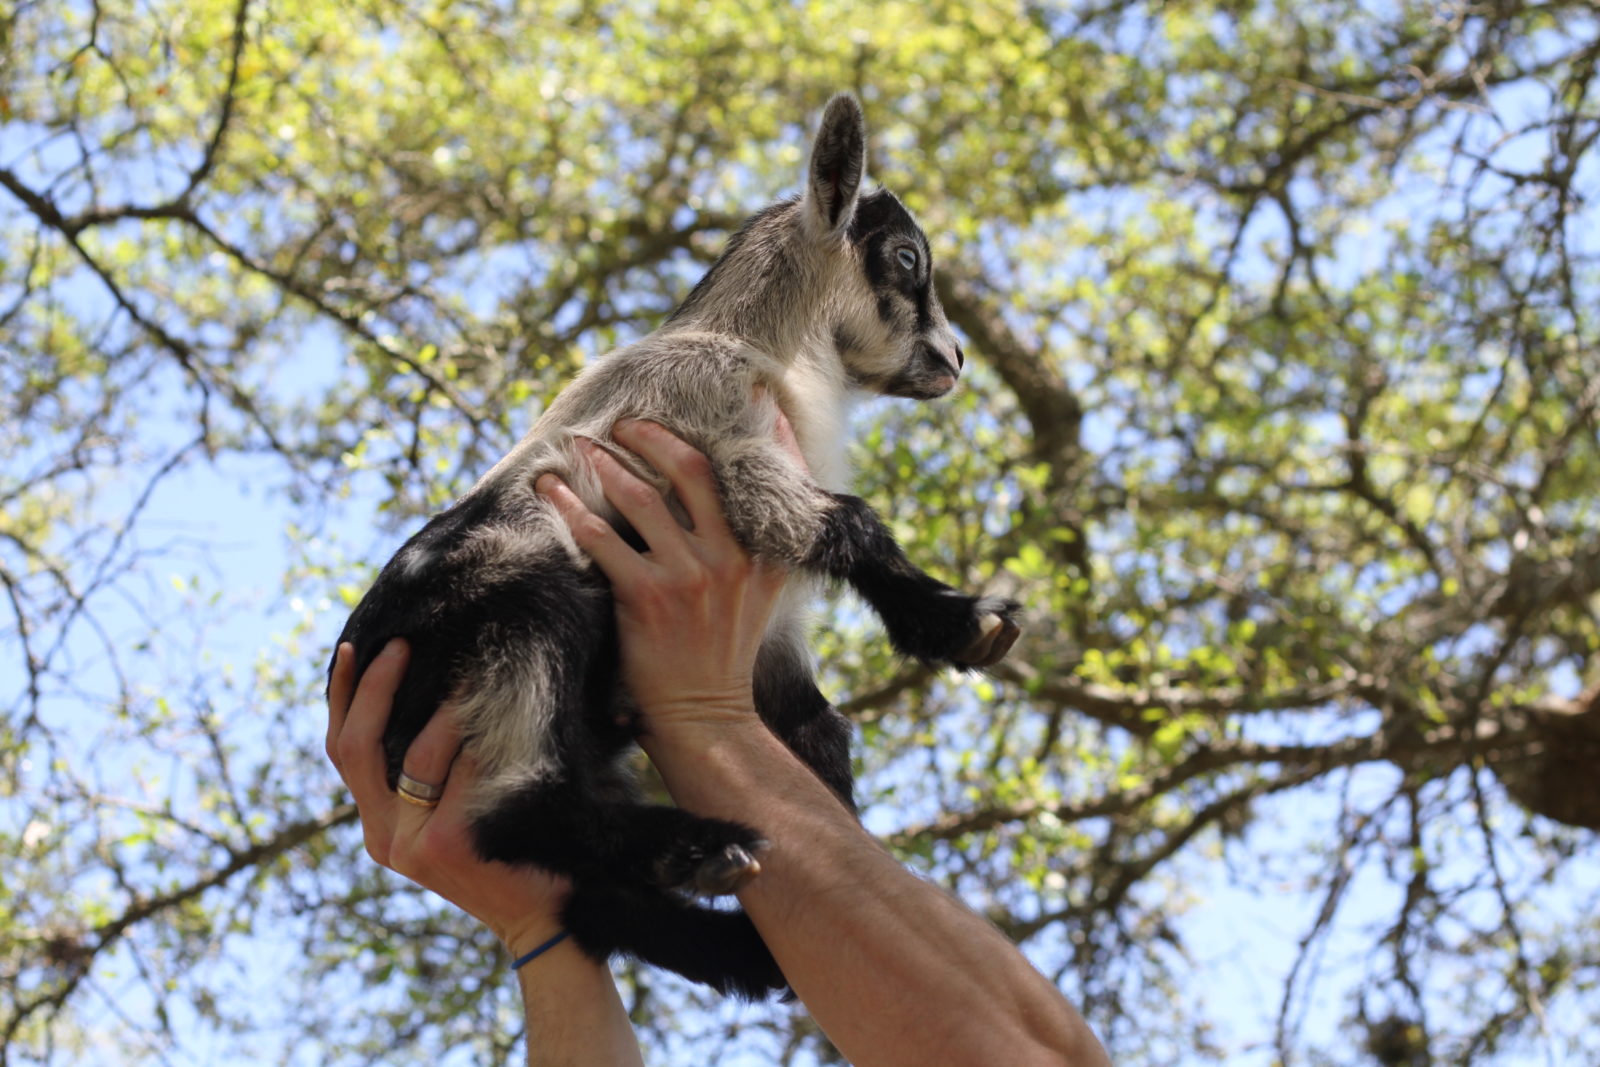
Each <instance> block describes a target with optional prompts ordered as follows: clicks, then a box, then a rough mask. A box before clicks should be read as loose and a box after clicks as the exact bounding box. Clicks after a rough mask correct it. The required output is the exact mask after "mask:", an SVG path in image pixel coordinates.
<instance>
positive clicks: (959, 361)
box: [956, 342, 967, 370]
mask: <svg viewBox="0 0 1600 1067" xmlns="http://www.w3.org/2000/svg"><path fill="white" fill-rule="evenodd" d="M966 365H967V357H966V354H965V353H963V352H962V351H961V345H960V343H959V342H957V344H956V370H960V369H961V368H962V367H965V366H966Z"/></svg>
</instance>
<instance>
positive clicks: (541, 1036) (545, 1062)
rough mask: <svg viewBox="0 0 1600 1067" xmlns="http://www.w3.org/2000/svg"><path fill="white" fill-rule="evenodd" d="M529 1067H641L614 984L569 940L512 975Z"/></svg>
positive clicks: (601, 966) (603, 968)
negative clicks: (517, 990) (517, 991)
mask: <svg viewBox="0 0 1600 1067" xmlns="http://www.w3.org/2000/svg"><path fill="white" fill-rule="evenodd" d="M517 980H518V982H519V983H520V984H521V986H522V1007H523V1011H524V1013H525V1014H526V1016H527V1020H528V1063H529V1065H530V1067H567V1065H569V1064H570V1065H573V1067H597V1065H601V1064H604V1065H607V1067H610V1065H617V1067H624V1065H626V1067H641V1065H642V1064H643V1062H644V1061H643V1060H642V1059H640V1056H639V1043H638V1040H637V1038H635V1036H634V1033H633V1026H632V1024H631V1023H629V1021H628V1013H627V1012H626V1011H625V1010H624V1008H623V1006H622V998H621V997H620V996H619V995H618V993H617V986H616V982H615V981H613V980H612V977H611V971H610V969H609V968H607V967H606V966H605V965H604V964H601V963H596V962H595V961H594V960H591V959H590V958H589V957H588V956H586V955H584V953H583V951H582V950H581V949H579V948H578V946H577V945H576V944H574V943H573V942H572V940H571V939H570V938H569V939H568V940H566V941H563V942H562V943H561V944H559V945H556V946H555V947H554V948H552V949H550V950H549V951H548V952H545V953H544V954H543V955H541V956H539V957H538V958H537V959H535V960H532V961H531V962H529V963H528V964H527V965H525V966H524V967H523V968H522V969H521V970H520V971H518V972H517Z"/></svg>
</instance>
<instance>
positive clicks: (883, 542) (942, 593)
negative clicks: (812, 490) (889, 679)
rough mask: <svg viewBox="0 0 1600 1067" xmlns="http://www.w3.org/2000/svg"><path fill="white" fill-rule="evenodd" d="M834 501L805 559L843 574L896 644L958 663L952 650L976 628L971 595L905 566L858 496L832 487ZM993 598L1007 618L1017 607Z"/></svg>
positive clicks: (963, 646)
mask: <svg viewBox="0 0 1600 1067" xmlns="http://www.w3.org/2000/svg"><path fill="white" fill-rule="evenodd" d="M834 502H835V506H834V507H833V509H832V510H830V511H829V512H828V516H827V520H826V522H825V524H824V526H823V532H822V536H821V537H819V538H818V539H817V543H816V545H815V546H814V547H813V549H812V554H811V556H810V557H808V558H807V560H806V562H807V563H808V564H810V565H812V566H815V567H817V568H818V569H820V570H822V571H824V572H826V573H827V574H829V575H831V576H833V577H835V578H839V579H843V580H844V581H847V582H849V583H850V585H851V586H852V587H853V588H854V589H855V591H856V592H857V593H860V594H861V597H862V599H863V600H865V601H866V602H867V603H868V604H870V605H872V608H873V610H874V611H876V612H877V614H878V617H879V618H880V619H882V620H883V625H884V629H885V630H887V631H888V632H889V641H890V643H891V644H893V645H894V647H895V649H896V651H898V652H900V653H902V654H903V655H907V656H912V657H915V658H916V659H919V660H921V661H922V662H924V663H927V664H930V665H935V664H939V665H955V666H965V665H964V664H963V663H962V662H961V661H960V658H959V657H960V656H961V654H962V653H963V652H965V651H966V650H967V649H968V648H969V647H971V645H972V643H973V641H974V640H976V639H977V636H978V624H979V617H980V616H979V612H978V603H979V600H978V598H977V597H972V596H968V595H966V594H964V593H960V592H957V591H956V590H954V589H952V588H950V587H949V586H948V585H945V584H944V583H943V582H941V581H939V580H937V579H935V578H932V577H930V576H928V575H926V574H924V573H922V572H921V571H920V570H918V569H917V568H916V567H915V566H913V565H912V563H911V561H910V560H908V559H906V556H905V553H904V552H902V551H901V550H900V546H899V544H898V543H896V541H895V539H894V535H893V534H891V533H890V532H889V529H888V527H886V526H884V524H883V520H882V519H880V518H878V515H877V513H876V512H874V511H873V510H872V508H871V506H870V505H868V504H867V502H866V501H864V500H862V499H861V498H860V497H855V496H850V495H848V494H845V493H835V494H834ZM996 603H997V604H998V606H1000V607H1001V608H1002V609H1003V613H1004V615H1005V617H1006V618H1007V619H1008V620H1009V619H1011V618H1012V616H1014V615H1015V614H1016V612H1017V611H1018V610H1019V606H1018V605H1017V604H1015V603H1012V602H1010V601H1002V602H996Z"/></svg>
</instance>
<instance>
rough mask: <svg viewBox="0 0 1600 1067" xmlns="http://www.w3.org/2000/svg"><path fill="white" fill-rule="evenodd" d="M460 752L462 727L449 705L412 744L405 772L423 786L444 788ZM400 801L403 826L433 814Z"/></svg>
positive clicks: (404, 766)
mask: <svg viewBox="0 0 1600 1067" xmlns="http://www.w3.org/2000/svg"><path fill="white" fill-rule="evenodd" d="M460 749H461V724H460V723H459V722H457V721H456V716H455V709H454V708H452V707H450V706H449V705H448V704H447V705H445V706H444V707H442V708H440V709H439V710H438V711H437V712H436V713H435V714H434V716H433V718H432V719H429V720H428V725H427V726H424V727H423V728H422V732H421V733H420V734H418V735H417V739H416V740H415V741H413V742H411V747H410V748H408V749H406V758H405V762H404V764H403V765H402V769H403V770H404V771H405V773H406V775H407V777H410V778H413V779H415V780H416V781H418V782H421V783H422V784H423V785H431V786H436V787H443V786H444V785H445V783H446V782H447V781H448V779H449V777H450V764H451V763H452V762H453V761H454V760H455V758H456V753H457V752H458V751H459V750H460ZM397 799H399V800H400V802H401V806H400V807H399V808H397V809H396V811H397V812H398V813H399V818H400V826H402V827H403V826H405V824H406V822H407V821H408V820H409V821H420V820H425V819H427V817H428V816H429V815H431V814H432V811H431V810H430V809H428V808H425V807H422V806H421V805H418V804H413V803H411V802H409V801H407V800H406V799H405V798H404V797H399V798H397Z"/></svg>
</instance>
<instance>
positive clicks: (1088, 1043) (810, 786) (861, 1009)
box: [645, 709, 1108, 1067]
mask: <svg viewBox="0 0 1600 1067" xmlns="http://www.w3.org/2000/svg"><path fill="white" fill-rule="evenodd" d="M645 748H646V750H647V751H648V752H649V753H650V756H651V758H652V760H653V761H654V762H655V763H656V766H657V767H658V768H659V769H660V771H661V774H662V777H663V778H664V780H665V781H666V784H667V787H668V788H669V789H670V790H671V791H672V794H673V796H674V798H675V799H676V800H677V801H678V803H679V804H680V805H682V806H683V807H685V808H688V809H690V810H692V811H698V812H703V813H704V814H707V815H716V816H721V817H724V818H731V819H739V820H742V821H744V822H747V823H749V824H750V825H753V826H757V827H759V828H760V829H761V831H762V833H763V834H765V835H766V836H767V837H768V839H769V840H770V841H771V848H770V849H769V850H768V851H767V853H765V854H764V855H763V856H762V860H761V862H762V873H761V875H760V876H759V877H758V878H756V879H755V880H754V881H753V882H752V883H751V884H750V885H749V886H748V887H747V888H746V889H745V890H744V891H743V892H741V893H740V900H741V902H742V903H743V904H744V907H745V909H746V911H748V912H749V914H750V916H751V918H752V919H753V920H754V921H755V923H756V926H757V927H758V928H759V929H760V931H761V934H762V937H763V938H765V940H766V942H767V944H768V946H769V947H770V948H771V949H772V952H773V955H774V956H775V957H776V958H777V960H778V963H779V965H780V966H781V967H782V968H783V971H784V974H785V976H786V977H788V979H789V981H790V984H791V985H793V987H794V989H795V992H796V993H797V994H798V995H799V996H800V999H801V1000H803V1001H804V1002H805V1004H806V1006H807V1008H809V1009H810V1011H811V1013H812V1016H813V1017H814V1018H815V1019H816V1021H817V1023H818V1024H819V1025H820V1026H821V1027H822V1029H823V1030H824V1031H825V1032H826V1033H827V1034H828V1036H829V1037H830V1038H831V1039H832V1040H833V1042H834V1043H835V1044H836V1045H837V1046H838V1047H839V1049H840V1051H841V1052H843V1053H844V1054H845V1056H846V1057H847V1058H849V1059H850V1060H851V1061H852V1062H854V1063H857V1064H861V1065H863V1067H868V1065H871V1067H877V1065H881V1064H901V1063H904V1064H912V1065H916V1067H925V1065H926V1064H928V1063H941V1064H966V1063H971V1064H990V1063H1007V1064H1019V1065H1021V1064H1032V1063H1051V1064H1063V1063H1065V1064H1071V1065H1074V1067H1076V1065H1097V1067H1098V1065H1102V1064H1105V1063H1107V1062H1108V1061H1107V1060H1106V1058H1105V1054H1104V1052H1103V1051H1102V1050H1101V1049H1100V1046H1099V1044H1098V1042H1097V1041H1096V1040H1095V1039H1094V1037H1093V1035H1092V1034H1091V1033H1090V1032H1089V1030H1088V1028H1087V1027H1086V1026H1085V1025H1084V1023H1083V1020H1082V1019H1081V1018H1080V1017H1079V1015H1078V1013H1077V1012H1076V1011H1075V1010H1074V1009H1073V1008H1072V1006H1071V1005H1070V1004H1069V1003H1067V1001H1066V1000H1065V999H1064V998H1063V997H1062V996H1061V994H1060V992H1059V991H1058V990H1057V989H1056V988H1055V987H1054V986H1053V985H1051V984H1050V983H1049V982H1048V981H1046V980H1045V979H1044V977H1043V976H1041V975H1040V974H1039V973H1038V972H1037V971H1036V970H1035V969H1034V968H1033V967H1032V966H1031V965H1030V964H1029V963H1028V962H1027V960H1026V959H1025V958H1024V957H1023V956H1022V954H1021V953H1020V952H1018V951H1017V950H1016V948H1015V947H1014V946H1012V945H1011V944H1010V942H1009V941H1007V940H1006V939H1005V938H1004V937H1003V936H1002V935H1001V934H1000V933H999V932H998V931H996V930H995V929H994V928H993V927H991V926H990V925H989V924H988V923H987V922H985V921H984V920H983V919H981V918H980V917H978V916H977V915H975V914H973V913H972V912H971V911H969V910H968V909H967V908H965V907H964V906H962V905H961V904H960V903H959V902H958V901H956V900H955V899H953V898H952V897H950V896H949V895H948V894H946V893H945V892H944V891H943V890H941V889H939V888H937V887H936V886H933V885H930V884H928V883H927V882H924V881H923V880H921V879H919V878H917V877H916V876H915V875H913V874H911V873H910V872H909V871H907V870H906V869H905V868H904V867H902V866H901V865H900V864H899V863H898V862H897V861H896V860H895V859H894V858H893V857H892V856H890V855H889V854H888V853H887V852H885V851H884V850H883V849H882V848H881V847H880V846H879V845H878V844H877V843H876V842H875V841H874V840H873V839H872V838H871V837H870V835H868V834H867V833H866V832H865V831H864V830H862V828H861V827H860V825H859V824H858V823H857V822H856V821H855V819H854V817H853V816H851V815H850V813H848V812H847V811H846V810H845V809H844V807H843V806H842V805H841V804H839V802H838V801H837V800H836V799H834V797H833V795H832V794H831V793H830V792H829V791H828V790H827V788H826V787H825V786H823V785H822V783H821V782H820V781H819V780H818V779H817V778H816V777H815V776H814V775H813V774H812V773H811V772H810V770H809V769H808V768H806V767H805V766H804V765H802V764H801V763H800V762H799V761H798V760H796V759H795V757H794V756H793V755H792V754H791V753H790V752H789V750H788V749H787V748H785V747H784V746H783V744H782V743H781V742H779V741H778V740H777V739H776V738H775V737H773V736H772V734H771V733H769V732H768V731H767V730H766V728H765V727H764V726H762V725H761V723H760V722H759V721H758V720H757V719H756V718H755V717H754V715H753V714H749V713H744V714H739V713H737V712H735V711H733V710H731V709H730V711H729V713H728V714H727V715H726V716H718V715H716V714H711V715H708V716H706V717H704V718H702V719H699V720H697V721H690V722H679V723H675V724H669V725H665V726H662V725H659V720H658V724H657V725H656V726H655V728H654V731H653V733H652V735H651V736H650V737H648V738H646V739H645Z"/></svg>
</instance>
